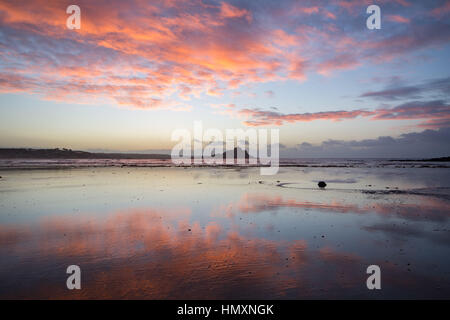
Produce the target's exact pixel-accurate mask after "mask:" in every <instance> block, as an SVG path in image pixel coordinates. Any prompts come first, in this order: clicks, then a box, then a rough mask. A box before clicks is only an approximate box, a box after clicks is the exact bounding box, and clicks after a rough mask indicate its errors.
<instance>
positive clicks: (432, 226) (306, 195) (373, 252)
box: [0, 167, 450, 299]
mask: <svg viewBox="0 0 450 320" xmlns="http://www.w3.org/2000/svg"><path fill="white" fill-rule="evenodd" d="M449 171H450V170H448V168H414V167H409V168H392V167H388V168H347V167H344V168H340V167H331V168H314V167H308V168H300V167H284V168H280V172H279V173H278V174H277V175H275V176H261V175H260V174H259V169H258V168H176V167H168V168H165V167H153V168H148V167H147V168H130V167H106V168H76V169H62V170H21V169H16V170H1V171H0V176H2V178H1V179H0V298H2V299H5V298H21V299H30V298H39V299H49V298H50V299H109V298H114V299H122V298H124V299H130V298H142V299H247V298H253V299H270V298H274V299H314V298H319V299H330V298H338V299H339V298H341V299H352V298H356V299H359V298H369V299H380V298H401V299H411V298H426V299H427V298H447V299H448V298H450V223H449V217H450V188H449V187H450V172H449ZM320 180H324V181H326V182H327V184H328V186H327V188H326V189H325V190H320V189H319V188H317V182H318V181H320ZM72 264H76V265H79V266H80V268H81V270H82V289H81V290H68V289H67V288H66V279H67V277H68V275H67V274H66V268H67V266H69V265H72ZM373 264H376V265H379V266H380V268H381V285H382V289H381V290H368V289H367V287H366V279H367V277H368V275H367V274H366V268H367V267H368V266H369V265H373Z"/></svg>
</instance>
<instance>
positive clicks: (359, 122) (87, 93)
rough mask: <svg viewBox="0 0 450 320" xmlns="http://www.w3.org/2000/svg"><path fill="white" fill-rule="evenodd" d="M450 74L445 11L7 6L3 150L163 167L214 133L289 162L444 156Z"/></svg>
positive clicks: (336, 5) (0, 113) (442, 2)
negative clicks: (156, 159) (243, 137)
mask: <svg viewBox="0 0 450 320" xmlns="http://www.w3.org/2000/svg"><path fill="white" fill-rule="evenodd" d="M72 4H76V5H78V6H79V7H80V10H81V28H80V29H69V28H68V27H67V25H66V20H67V18H68V17H69V16H70V14H67V13H66V9H67V7H68V6H69V5H72ZM372 4H376V5H378V6H379V7H380V9H381V29H372V30H371V29H368V28H367V26H366V20H367V18H368V17H369V16H370V14H368V13H367V12H366V9H367V7H368V6H369V5H372ZM449 58H450V1H448V0H430V1H413V0H389V1H387V0H379V1H375V0H368V1H366V0H330V1H321V0H315V1H294V0H284V1H283V0H280V1H268V0H258V1H256V0H246V1H238V0H236V1H233V0H228V1H213V0H210V1H207V0H166V1H158V0H155V1H144V0H131V1H120V0H108V1H106V0H96V1H81V0H75V1H73V0H71V1H65V0H58V1H57V0H35V1H22V0H13V1H6V0H0V147H32V148H55V147H61V148H62V147H65V148H72V149H77V150H88V151H123V152H130V151H133V152H150V151H160V152H164V151H167V150H170V149H171V148H172V147H173V146H174V145H175V144H176V142H174V141H171V134H172V132H173V131H174V130H176V129H180V128H185V129H188V130H192V129H193V124H194V121H202V124H203V127H204V128H205V129H206V128H218V129H220V130H223V131H225V130H226V129H233V128H243V129H245V130H246V129H249V128H253V129H274V128H277V129H279V130H280V131H279V132H280V148H281V149H280V153H281V155H282V156H284V157H322V156H323V157H333V156H336V157H346V156H347V157H348V156H352V157H428V156H429V157H437V156H448V155H450V104H449V103H450V64H449Z"/></svg>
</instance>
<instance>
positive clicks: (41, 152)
mask: <svg viewBox="0 0 450 320" xmlns="http://www.w3.org/2000/svg"><path fill="white" fill-rule="evenodd" d="M0 159H170V155H166V154H140V153H93V152H86V151H77V150H71V149H66V148H62V149H59V148H57V149H27V148H11V149H7V148H0Z"/></svg>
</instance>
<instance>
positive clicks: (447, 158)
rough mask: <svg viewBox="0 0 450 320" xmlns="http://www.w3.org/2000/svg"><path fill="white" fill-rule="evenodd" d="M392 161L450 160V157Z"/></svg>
mask: <svg viewBox="0 0 450 320" xmlns="http://www.w3.org/2000/svg"><path fill="white" fill-rule="evenodd" d="M390 161H407V162H411V161H416V162H450V157H440V158H429V159H420V160H418V159H414V160H390Z"/></svg>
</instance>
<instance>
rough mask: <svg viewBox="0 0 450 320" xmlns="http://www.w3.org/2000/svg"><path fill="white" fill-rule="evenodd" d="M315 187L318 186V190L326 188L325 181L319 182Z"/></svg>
mask: <svg viewBox="0 0 450 320" xmlns="http://www.w3.org/2000/svg"><path fill="white" fill-rule="evenodd" d="M317 185H318V186H319V188H325V187H326V186H327V184H326V183H325V181H319V183H318V184H317Z"/></svg>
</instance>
